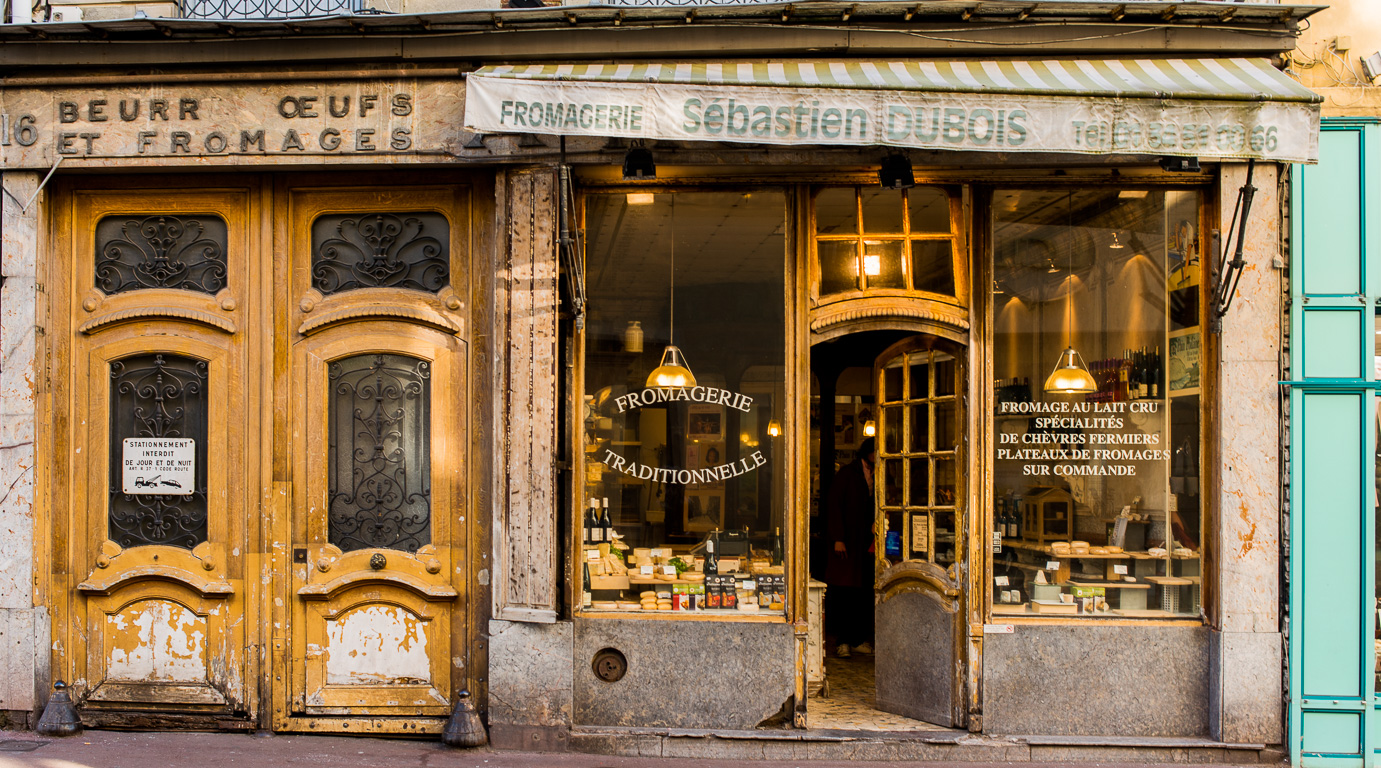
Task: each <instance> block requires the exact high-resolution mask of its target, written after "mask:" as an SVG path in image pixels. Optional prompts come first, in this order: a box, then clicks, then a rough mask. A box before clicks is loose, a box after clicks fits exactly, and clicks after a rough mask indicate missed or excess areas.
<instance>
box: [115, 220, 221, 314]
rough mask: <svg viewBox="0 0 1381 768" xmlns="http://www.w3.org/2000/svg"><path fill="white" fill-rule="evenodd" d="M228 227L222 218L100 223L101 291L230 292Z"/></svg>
mask: <svg viewBox="0 0 1381 768" xmlns="http://www.w3.org/2000/svg"><path fill="white" fill-rule="evenodd" d="M225 250H226V226H225V221H224V220H223V219H221V218H220V217H219V216H148V217H144V218H130V217H127V216H107V217H105V218H103V219H101V220H100V222H98V223H97V224H96V286H97V287H99V288H100V289H101V290H102V291H104V292H105V293H106V294H108V295H114V294H117V293H124V292H125V291H134V290H138V289H140V288H180V289H182V290H184V291H199V292H201V293H212V294H214V293H216V292H217V291H219V290H220V289H222V288H224V287H225V275H226V264H225Z"/></svg>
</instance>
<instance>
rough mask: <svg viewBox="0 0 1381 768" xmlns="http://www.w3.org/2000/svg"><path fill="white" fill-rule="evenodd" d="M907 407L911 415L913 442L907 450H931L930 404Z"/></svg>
mask: <svg viewBox="0 0 1381 768" xmlns="http://www.w3.org/2000/svg"><path fill="white" fill-rule="evenodd" d="M907 409H908V410H909V411H910V413H909V414H908V415H909V416H910V417H911V444H910V446H908V449H907V450H909V451H910V452H911V453H925V452H927V451H929V450H930V406H928V405H925V404H924V403H922V404H920V405H909V406H907Z"/></svg>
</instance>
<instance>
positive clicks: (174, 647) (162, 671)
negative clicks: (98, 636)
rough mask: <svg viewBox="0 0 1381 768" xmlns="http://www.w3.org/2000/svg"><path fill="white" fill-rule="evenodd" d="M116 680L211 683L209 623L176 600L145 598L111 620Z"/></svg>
mask: <svg viewBox="0 0 1381 768" xmlns="http://www.w3.org/2000/svg"><path fill="white" fill-rule="evenodd" d="M106 648H107V657H106V676H107V679H110V680H137V681H147V682H179V683H200V682H205V681H206V619H204V618H202V617H201V616H198V615H196V614H195V613H193V612H192V611H190V610H188V609H187V608H186V607H185V606H182V605H179V604H178V603H175V602H172V601H170V600H140V601H138V602H135V603H131V604H129V605H127V606H125V607H124V608H123V609H122V610H121V611H120V612H119V613H114V614H109V615H107V616H106Z"/></svg>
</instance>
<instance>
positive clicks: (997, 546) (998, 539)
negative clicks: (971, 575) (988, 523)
mask: <svg viewBox="0 0 1381 768" xmlns="http://www.w3.org/2000/svg"><path fill="white" fill-rule="evenodd" d="M993 554H995V555H998V554H1002V531H993Z"/></svg>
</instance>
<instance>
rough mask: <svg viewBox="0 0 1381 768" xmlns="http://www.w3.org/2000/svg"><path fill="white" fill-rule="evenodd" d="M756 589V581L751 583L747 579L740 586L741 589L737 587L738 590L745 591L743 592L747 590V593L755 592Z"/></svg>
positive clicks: (750, 580)
mask: <svg viewBox="0 0 1381 768" xmlns="http://www.w3.org/2000/svg"><path fill="white" fill-rule="evenodd" d="M757 588H758V583H757V582H756V581H753V580H752V579H748V580H747V581H744V582H743V585H742V586H741V587H739V589H745V590H747V591H749V592H752V591H753V590H755V589H757Z"/></svg>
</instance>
